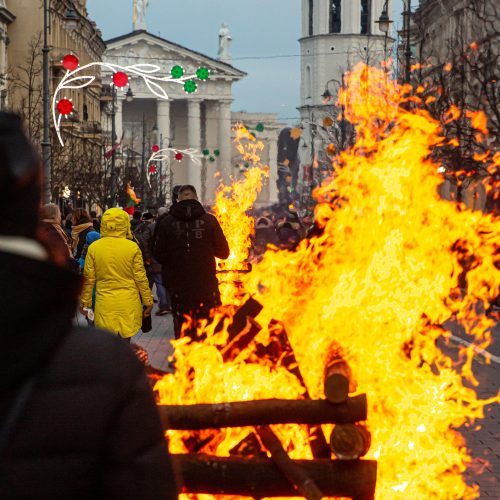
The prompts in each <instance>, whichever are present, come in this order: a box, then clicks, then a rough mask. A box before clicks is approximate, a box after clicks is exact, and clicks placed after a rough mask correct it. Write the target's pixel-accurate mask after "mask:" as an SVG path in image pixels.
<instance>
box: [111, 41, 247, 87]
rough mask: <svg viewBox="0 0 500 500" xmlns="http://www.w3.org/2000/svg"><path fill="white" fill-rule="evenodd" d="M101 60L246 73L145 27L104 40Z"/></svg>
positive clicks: (220, 74) (230, 74) (219, 74)
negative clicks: (104, 49)
mask: <svg viewBox="0 0 500 500" xmlns="http://www.w3.org/2000/svg"><path fill="white" fill-rule="evenodd" d="M106 45H107V49H106V51H105V53H104V60H108V61H109V62H118V61H120V63H122V64H123V62H125V61H127V64H141V63H149V64H157V65H159V66H161V67H162V68H165V69H166V70H168V69H169V68H171V67H172V66H175V65H176V64H179V65H181V66H183V67H184V69H185V70H186V72H187V73H192V72H195V71H196V69H197V68H199V67H200V66H203V67H206V68H208V69H209V70H210V72H211V74H212V76H213V77H214V78H215V79H216V78H217V77H219V78H220V77H222V78H225V79H226V78H228V77H229V78H230V79H232V80H239V79H241V78H243V77H244V76H245V75H246V73H245V72H243V71H240V70H238V69H236V68H234V67H233V66H231V65H230V64H226V63H223V62H221V61H218V60H217V59H213V58H211V57H209V56H206V55H204V54H201V53H199V52H196V51H193V50H191V49H188V48H186V47H183V46H181V45H178V44H176V43H173V42H170V41H168V40H165V39H163V38H161V37H158V36H156V35H152V34H151V33H147V32H145V31H135V32H133V33H130V34H129V35H124V36H122V37H118V38H114V39H111V40H108V41H107V42H106Z"/></svg>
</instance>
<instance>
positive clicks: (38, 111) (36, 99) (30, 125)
mask: <svg viewBox="0 0 500 500" xmlns="http://www.w3.org/2000/svg"><path fill="white" fill-rule="evenodd" d="M41 54H42V34H41V32H39V33H37V34H36V35H34V36H33V38H32V39H31V40H30V42H29V45H28V51H27V54H26V57H25V59H24V61H23V63H22V64H20V65H19V66H17V68H16V69H11V70H10V71H9V74H10V75H12V76H11V77H10V86H9V87H10V89H9V90H10V94H11V97H10V102H15V104H14V107H13V108H12V111H14V112H15V113H17V114H19V115H20V116H21V118H22V119H23V121H24V123H25V126H26V131H27V133H28V135H29V136H30V137H31V139H32V140H33V141H35V142H39V141H40V137H41V130H42V78H41V76H42V71H43V64H42V57H41ZM14 97H15V99H14Z"/></svg>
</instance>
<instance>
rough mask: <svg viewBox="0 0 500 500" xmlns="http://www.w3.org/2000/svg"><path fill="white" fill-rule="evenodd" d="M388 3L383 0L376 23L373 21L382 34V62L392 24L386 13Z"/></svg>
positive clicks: (385, 53)
mask: <svg viewBox="0 0 500 500" xmlns="http://www.w3.org/2000/svg"><path fill="white" fill-rule="evenodd" d="M388 3H389V0H385V3H384V6H383V7H382V13H381V14H380V17H379V18H378V21H375V22H376V23H377V24H378V29H379V30H380V31H381V32H382V33H383V34H384V60H386V59H387V35H388V33H389V30H390V28H391V23H392V21H391V20H390V19H389V15H388V13H387V9H388ZM386 69H387V67H386Z"/></svg>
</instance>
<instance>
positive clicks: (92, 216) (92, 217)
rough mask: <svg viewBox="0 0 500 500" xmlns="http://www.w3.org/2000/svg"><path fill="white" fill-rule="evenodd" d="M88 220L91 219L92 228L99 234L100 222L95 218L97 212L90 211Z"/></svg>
mask: <svg viewBox="0 0 500 500" xmlns="http://www.w3.org/2000/svg"><path fill="white" fill-rule="evenodd" d="M90 218H91V219H92V226H94V231H97V232H98V233H100V232H101V221H100V220H99V218H98V217H97V212H96V211H95V210H91V211H90Z"/></svg>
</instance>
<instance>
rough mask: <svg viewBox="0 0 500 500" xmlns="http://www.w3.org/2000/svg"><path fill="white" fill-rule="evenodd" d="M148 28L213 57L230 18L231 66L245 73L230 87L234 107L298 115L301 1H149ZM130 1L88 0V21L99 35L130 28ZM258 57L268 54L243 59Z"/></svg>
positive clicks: (291, 115) (281, 114)
mask: <svg viewBox="0 0 500 500" xmlns="http://www.w3.org/2000/svg"><path fill="white" fill-rule="evenodd" d="M149 3H150V5H149V8H148V12H147V16H146V21H147V27H148V31H149V32H150V33H153V34H155V35H160V36H162V37H163V38H166V39H167V40H171V41H172V42H175V43H179V44H181V45H184V46H186V47H188V48H190V49H193V50H196V51H199V52H202V53H204V54H206V55H208V56H211V57H216V55H217V48H218V32H219V28H220V25H221V23H222V22H227V23H229V27H230V29H231V34H232V37H233V43H232V55H233V65H234V66H236V67H237V68H238V69H241V70H243V71H246V72H247V73H248V76H247V77H246V78H244V79H243V80H242V81H241V82H239V83H237V84H236V85H235V86H234V87H233V89H234V90H233V95H234V99H235V101H234V103H233V110H234V111H240V110H245V111H262V112H275V113H279V115H280V117H281V118H287V119H288V120H287V121H291V120H290V119H293V118H296V117H298V112H297V110H296V107H297V106H298V105H299V85H300V58H299V57H287V58H276V59H270V58H268V57H269V56H273V55H296V56H298V54H299V52H300V50H299V43H298V41H297V40H298V38H299V37H300V0H252V1H248V0H150V2H149ZM132 6H133V0H88V1H87V7H88V10H89V15H90V17H91V19H92V20H94V21H96V23H97V25H98V26H99V28H100V29H101V30H102V32H103V37H104V39H105V40H106V39H108V38H113V37H115V36H119V35H123V34H125V33H129V32H130V31H132V14H133V7H132ZM254 56H257V57H259V56H262V57H267V59H246V58H247V57H254Z"/></svg>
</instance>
